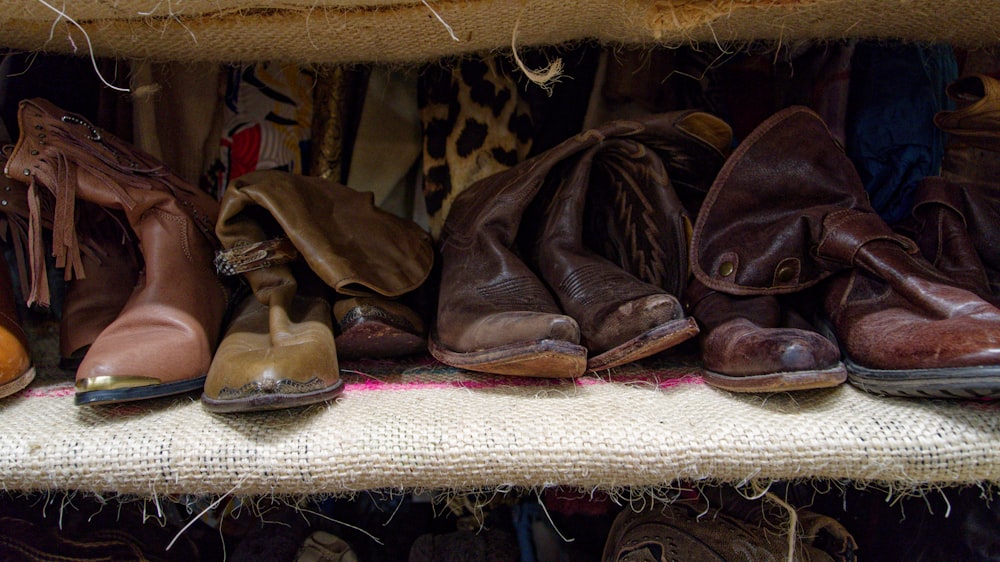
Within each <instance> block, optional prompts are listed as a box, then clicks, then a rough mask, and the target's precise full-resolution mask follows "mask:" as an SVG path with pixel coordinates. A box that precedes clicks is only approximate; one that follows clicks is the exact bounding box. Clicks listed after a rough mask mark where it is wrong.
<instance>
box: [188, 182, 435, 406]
mask: <svg viewBox="0 0 1000 562" xmlns="http://www.w3.org/2000/svg"><path fill="white" fill-rule="evenodd" d="M216 232H217V233H218V235H219V240H220V241H221V242H222V245H223V247H224V251H223V252H221V253H220V254H219V258H218V261H217V263H218V264H219V265H220V270H221V271H224V272H226V273H228V274H242V275H243V276H244V277H245V278H246V280H247V281H248V282H249V284H250V288H251V289H252V291H253V295H251V296H249V297H247V299H246V300H245V301H244V302H243V303H242V304H241V306H240V308H239V309H238V310H237V311H236V314H235V317H234V319H233V321H232V323H231V324H230V326H229V327H228V329H227V330H226V334H225V336H224V338H223V340H222V343H220V344H219V349H218V351H217V352H216V354H215V359H214V360H213V361H212V367H211V370H210V371H209V373H208V380H206V382H205V391H204V394H202V402H203V403H204V404H205V406H206V407H207V408H208V409H209V410H212V411H215V412H234V411H248V410H265V409H275V408H286V407H291V406H301V405H305V404H312V403H315V402H322V401H325V400H329V399H330V398H333V397H334V396H336V395H337V394H339V393H340V392H341V390H343V381H342V380H341V379H340V370H339V368H338V362H337V356H338V352H337V347H336V342H335V340H334V328H333V325H332V319H331V315H330V305H329V304H328V302H327V300H326V299H325V298H322V297H323V293H324V292H325V291H326V290H329V289H331V288H332V289H333V290H334V291H336V292H337V293H339V294H340V295H345V296H348V297H361V298H365V297H372V296H377V297H383V298H392V297H398V296H400V295H402V294H404V293H408V292H410V291H412V290H414V289H416V288H417V287H419V286H420V285H421V284H422V283H423V282H424V280H425V279H426V278H427V276H428V275H429V274H430V270H431V266H432V265H433V260H434V254H433V247H432V246H431V242H430V236H429V235H428V234H427V233H425V232H424V231H423V230H421V229H420V227H419V226H417V225H416V223H413V222H412V221H405V220H403V219H400V218H398V217H396V216H395V215H392V214H390V213H387V212H385V211H382V210H381V209H378V208H377V207H376V206H375V204H374V200H373V197H372V194H371V193H362V192H358V191H355V190H353V189H351V188H349V187H347V186H344V185H341V184H339V183H336V182H333V181H329V180H325V179H322V178H314V177H306V176H298V175H294V174H290V173H287V172H279V171H259V172H252V173H249V174H246V175H243V176H240V177H239V178H237V179H236V180H233V181H232V182H230V184H229V186H228V187H227V189H226V192H225V194H224V196H223V199H222V208H221V211H220V215H219V222H218V224H217V225H216ZM317 284H318V285H321V286H322V288H323V291H318V290H316V287H317ZM374 302H376V303H377V302H378V300H377V299H375V300H374ZM346 308H347V310H352V309H354V308H356V307H354V306H351V305H348V306H347V307H346ZM375 308H376V307H371V306H370V307H369V309H365V310H364V311H362V313H363V314H362V315H363V316H364V317H365V318H368V322H367V324H368V325H369V326H371V325H372V324H375V323H377V324H379V325H380V326H382V327H383V328H385V330H387V331H388V337H386V336H387V332H386V331H383V332H380V333H379V334H378V335H379V336H381V338H380V339H379V341H381V343H382V345H383V346H384V345H386V344H390V345H395V344H396V343H398V340H397V339H396V338H395V337H393V336H394V335H395V334H396V332H397V331H399V330H401V329H400V328H398V327H397V325H396V324H394V323H393V322H390V321H386V320H385V318H386V317H391V316H393V315H392V314H386V315H385V316H379V315H378V314H377V313H375V312H373V310H374V309H375ZM378 310H380V311H381V310H383V308H378ZM390 310H394V309H390ZM345 314H346V313H345ZM362 323H365V322H362ZM422 341H425V340H422ZM352 343H353V342H352ZM376 344H377V342H372V345H376ZM384 353H389V352H384ZM389 354H391V353H389Z"/></svg>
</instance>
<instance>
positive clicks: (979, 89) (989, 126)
mask: <svg viewBox="0 0 1000 562" xmlns="http://www.w3.org/2000/svg"><path fill="white" fill-rule="evenodd" d="M945 93H946V94H947V96H948V97H949V98H950V99H951V100H952V101H953V102H954V103H955V106H956V109H954V110H949V111H939V112H938V113H937V114H935V115H934V124H935V125H937V127H938V128H939V129H941V130H942V131H944V132H945V133H947V134H948V139H947V141H946V144H945V155H944V160H943V162H942V163H941V175H943V176H944V177H945V178H947V179H950V180H973V181H996V178H997V175H998V174H1000V80H997V79H995V78H993V77H991V76H987V75H984V74H972V75H969V76H963V77H962V78H959V79H958V80H956V81H954V82H952V83H951V84H948V87H947V88H946V89H945Z"/></svg>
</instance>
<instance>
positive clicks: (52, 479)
mask: <svg viewBox="0 0 1000 562" xmlns="http://www.w3.org/2000/svg"><path fill="white" fill-rule="evenodd" d="M34 351H36V352H38V351H39V349H35V350H34ZM40 365H41V368H40V369H39V371H40V374H39V380H37V381H36V382H35V383H33V384H32V385H31V386H30V387H28V389H26V391H24V392H22V393H21V394H18V395H16V396H13V397H10V398H7V399H4V400H0V434H2V435H3V436H4V438H3V439H0V487H2V488H3V489H5V490H39V489H75V490H82V491H92V492H93V491H96V492H102V493H107V492H111V491H117V492H120V493H123V494H138V495H141V496H146V497H148V496H154V495H163V494H224V493H227V492H230V493H234V494H236V495H240V494H279V495H280V494H292V495H304V494H325V493H344V492H351V491H356V490H365V489H392V490H397V491H400V490H426V489H433V490H449V489H450V490H469V489H473V488H481V487H494V486H524V487H538V486H548V485H555V484H563V485H569V486H579V487H583V488H585V489H594V488H596V489H601V490H608V491H610V492H615V491H619V490H620V489H621V488H622V487H624V486H659V485H664V484H671V483H674V482H675V481H676V480H678V479H683V480H688V481H695V482H698V481H705V482H709V483H714V482H733V483H737V482H743V481H744V480H747V479H761V480H769V479H812V478H826V479H838V480H841V479H850V480H855V481H861V482H877V483H883V484H891V485H892V486H893V487H894V489H896V490H897V491H906V490H909V489H911V487H912V486H921V485H927V484H965V483H974V482H980V481H993V482H996V481H1000V415H998V413H1000V403H995V402H973V401H967V402H946V401H931V400H907V399H892V398H879V397H876V396H872V395H868V394H865V393H863V392H861V391H859V390H857V389H855V388H853V387H851V386H843V387H840V388H836V389H832V390H828V391H809V392H803V393H798V394H794V395H790V394H777V395H773V396H762V395H748V396H740V395H735V394H730V393H727V392H723V391H719V390H716V389H713V388H711V387H709V386H707V385H705V384H703V383H701V379H700V377H699V376H698V375H697V371H696V370H695V369H693V368H691V367H689V366H688V367H685V366H683V365H673V366H670V365H668V364H664V363H647V364H645V365H644V366H643V367H642V368H639V367H637V366H633V367H628V368H621V369H616V370H614V371H613V372H610V373H609V372H601V373H591V374H588V375H586V376H585V377H583V378H581V379H579V380H578V381H575V382H574V381H565V380H555V379H549V380H541V379H519V378H509V377H502V376H489V375H477V374H473V373H468V372H459V371H457V370H455V369H452V368H448V367H444V366H442V365H441V364H439V363H436V362H432V361H430V360H429V359H425V360H422V361H419V360H415V361H411V362H409V363H405V364H399V365H395V366H394V365H393V364H392V363H389V362H375V361H371V362H350V363H348V362H342V363H341V369H342V371H341V373H342V375H343V377H344V380H345V382H346V389H345V391H344V393H343V395H342V396H341V397H340V398H339V399H337V401H336V402H335V403H330V404H327V405H318V406H311V407H308V408H306V409H301V410H283V411H279V412H273V413H261V414H250V415H212V414H209V413H208V412H206V411H205V410H204V409H203V408H202V406H201V404H200V403H199V402H198V401H197V397H196V396H183V397H178V398H171V399H158V400H152V401H144V402H133V403H125V404H119V405H114V406H108V407H82V406H74V405H73V383H72V379H71V378H69V377H67V376H66V375H65V374H62V373H57V372H55V371H54V370H53V369H52V368H51V366H50V365H51V363H48V360H45V359H42V360H41V364H40Z"/></svg>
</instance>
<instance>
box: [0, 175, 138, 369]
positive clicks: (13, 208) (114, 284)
mask: <svg viewBox="0 0 1000 562" xmlns="http://www.w3.org/2000/svg"><path fill="white" fill-rule="evenodd" d="M0 160H2V161H3V163H4V164H6V163H7V158H6V156H3V157H0ZM0 185H2V186H3V193H0V221H2V223H3V224H2V225H0V232H2V233H4V235H5V236H6V237H8V238H9V241H10V243H11V245H12V247H13V248H14V255H15V257H16V259H17V264H18V267H17V269H18V271H19V272H20V285H21V292H22V298H23V300H24V302H25V303H27V304H28V305H32V304H35V303H36V302H37V303H38V304H39V305H40V306H49V304H50V303H49V297H50V294H49V293H50V292H49V287H48V276H47V275H45V265H44V264H43V263H42V262H44V255H43V252H44V248H43V247H42V246H43V244H44V242H43V241H41V240H33V241H29V222H30V220H31V209H30V207H29V203H28V186H27V185H26V184H23V183H21V182H18V181H14V180H12V179H10V178H8V177H3V178H0ZM36 195H37V196H38V199H39V200H38V202H37V204H36V205H37V207H38V210H37V211H36V212H37V213H38V216H39V219H40V220H41V224H42V226H43V228H44V229H46V230H48V231H50V232H51V230H52V213H53V210H52V208H53V206H54V200H53V198H52V195H51V194H50V193H48V192H47V191H45V192H42V193H37V194H36ZM76 207H77V214H78V220H77V226H78V235H79V240H80V246H81V252H80V261H81V262H82V263H83V269H84V271H86V272H87V274H86V277H83V278H78V279H72V280H67V285H66V293H65V294H64V295H63V299H62V308H61V317H60V319H59V368H60V369H63V370H66V371H75V370H76V368H77V367H79V365H80V362H81V361H82V360H83V357H84V356H85V355H86V354H87V350H88V349H90V344H92V343H94V340H96V339H97V336H99V335H100V334H101V332H103V331H104V328H107V327H108V325H109V324H111V323H112V322H113V321H114V320H115V318H117V317H118V314H119V313H120V312H121V310H122V307H124V306H125V301H127V300H128V298H129V295H130V294H131V293H132V288H133V287H135V282H136V279H137V278H138V274H139V261H140V259H139V256H138V253H139V249H138V248H137V247H136V246H135V242H134V240H133V239H132V236H131V234H130V233H129V231H128V229H127V227H125V226H124V225H125V219H124V217H121V216H120V213H119V214H118V215H116V214H112V213H114V211H111V210H110V209H106V208H102V207H99V206H97V205H93V204H91V203H88V202H86V201H77V202H76ZM36 234H38V233H37V232H36ZM31 271H35V272H38V273H40V275H39V276H37V277H35V278H33V279H28V274H29V272H31Z"/></svg>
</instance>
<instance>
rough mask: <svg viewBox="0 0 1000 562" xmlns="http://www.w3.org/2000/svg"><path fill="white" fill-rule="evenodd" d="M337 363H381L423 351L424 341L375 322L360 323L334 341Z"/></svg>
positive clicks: (411, 334) (354, 324)
mask: <svg viewBox="0 0 1000 562" xmlns="http://www.w3.org/2000/svg"><path fill="white" fill-rule="evenodd" d="M334 343H335V344H336V346H337V357H339V358H340V359H361V358H367V359H383V358H388V357H402V356H404V355H413V354H416V353H423V352H426V351H427V338H426V337H423V336H420V335H417V334H414V333H412V332H408V331H406V330H403V329H400V328H398V327H396V326H393V325H391V324H387V323H385V322H380V321H377V320H362V321H360V322H355V323H353V324H352V325H351V326H349V327H346V328H344V331H343V333H341V334H340V335H339V336H337V337H336V338H335V339H334Z"/></svg>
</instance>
